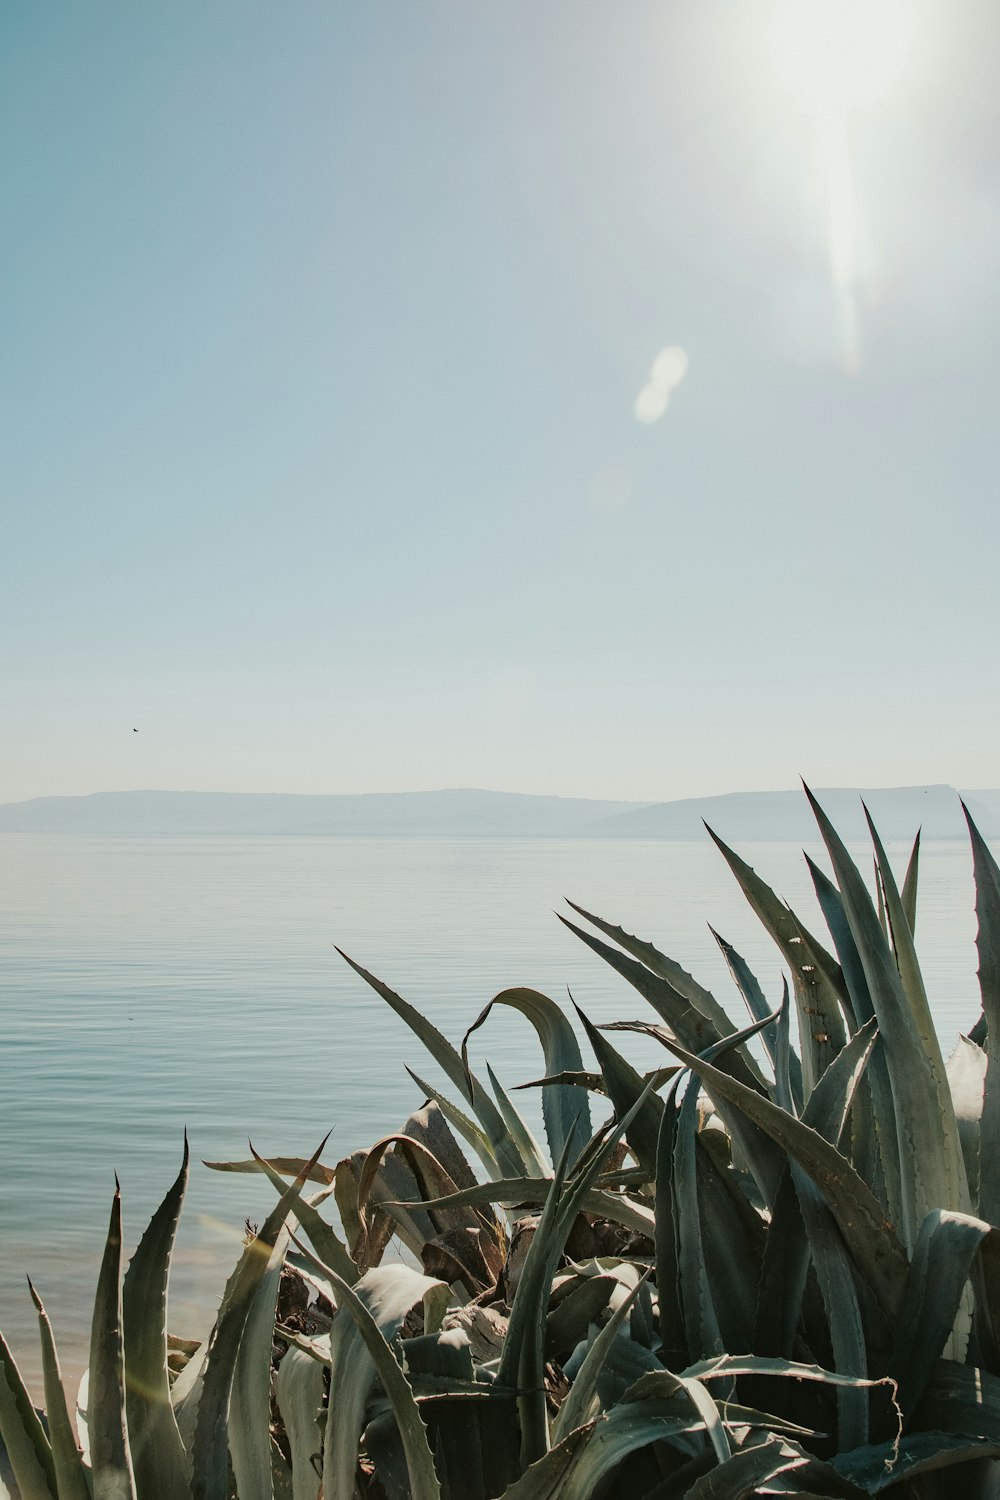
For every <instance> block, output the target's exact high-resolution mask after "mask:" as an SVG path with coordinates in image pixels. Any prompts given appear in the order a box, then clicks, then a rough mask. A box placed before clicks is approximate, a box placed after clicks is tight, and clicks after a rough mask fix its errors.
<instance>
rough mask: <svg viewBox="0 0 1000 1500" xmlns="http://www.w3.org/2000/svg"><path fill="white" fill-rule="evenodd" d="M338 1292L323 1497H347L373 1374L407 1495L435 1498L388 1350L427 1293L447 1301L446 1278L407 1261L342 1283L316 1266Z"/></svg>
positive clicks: (415, 1419) (413, 1409) (416, 1424)
mask: <svg viewBox="0 0 1000 1500" xmlns="http://www.w3.org/2000/svg"><path fill="white" fill-rule="evenodd" d="M318 1269H319V1270H320V1272H321V1273H322V1274H323V1275H324V1276H326V1277H327V1278H328V1279H329V1280H330V1281H331V1283H332V1284H333V1287H334V1289H335V1291H336V1293H337V1313H336V1316H335V1317H334V1320H333V1327H332V1328H331V1330H330V1359H331V1370H330V1389H331V1391H332V1392H333V1393H334V1399H332V1400H331V1401H330V1403H329V1407H328V1411H327V1421H326V1435H325V1441H324V1444H323V1495H324V1500H353V1497H354V1493H355V1490H354V1484H355V1467H356V1459H357V1451H358V1440H359V1438H360V1436H361V1431H362V1428H363V1427H364V1420H365V1406H366V1403H367V1400H368V1394H369V1392H370V1390H371V1388H372V1384H373V1382H374V1380H375V1378H376V1375H377V1376H378V1378H379V1380H380V1381H381V1383H382V1387H383V1389H384V1390H385V1393H386V1395H387V1396H388V1398H389V1400H390V1402H391V1403H392V1408H393V1412H394V1414H395V1417H396V1422H397V1424H398V1427H399V1432H400V1436H401V1438H402V1441H403V1446H404V1450H405V1453H406V1461H407V1468H408V1471H409V1476H410V1486H411V1491H412V1497H413V1500H440V1494H441V1490H440V1486H439V1484H438V1480H437V1475H436V1474H435V1472H434V1461H433V1459H432V1457H431V1450H430V1448H429V1446H428V1443H427V1433H426V1430H425V1428H424V1424H423V1422H422V1421H421V1419H420V1413H419V1411H418V1409H417V1403H416V1400H415V1399H414V1396H413V1392H412V1390H411V1389H410V1386H409V1384H408V1382H407V1380H406V1376H405V1375H404V1374H403V1372H402V1370H401V1369H400V1367H399V1364H398V1362H397V1360H396V1356H395V1354H394V1353H393V1350H392V1344H393V1342H394V1341H395V1339H396V1337H397V1335H398V1333H399V1329H400V1327H401V1326H402V1323H403V1319H404V1318H405V1317H406V1314H407V1313H408V1312H409V1311H410V1309H411V1308H412V1307H413V1306H414V1305H415V1304H416V1303H418V1302H420V1301H422V1300H424V1299H425V1298H426V1297H427V1296H428V1294H433V1295H434V1296H435V1297H441V1296H443V1297H444V1298H445V1299H447V1296H448V1288H447V1286H446V1284H445V1283H443V1282H439V1281H435V1280H434V1279H433V1278H431V1277H429V1276H423V1275H421V1274H420V1272H418V1271H414V1270H412V1269H411V1268H410V1267H409V1266H404V1265H393V1266H377V1267H375V1268H374V1269H373V1270H371V1271H367V1272H366V1273H365V1275H364V1276H362V1278H361V1280H360V1281H358V1282H356V1283H355V1285H354V1287H353V1288H352V1287H349V1286H348V1284H347V1282H346V1281H343V1280H342V1279H341V1278H340V1277H339V1276H338V1275H337V1273H336V1271H333V1270H332V1269H331V1268H330V1267H329V1266H322V1265H320V1266H319V1267H318Z"/></svg>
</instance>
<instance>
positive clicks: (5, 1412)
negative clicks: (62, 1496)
mask: <svg viewBox="0 0 1000 1500" xmlns="http://www.w3.org/2000/svg"><path fill="white" fill-rule="evenodd" d="M0 1438H2V1439H3V1445H4V1447H5V1448H6V1449H7V1457H8V1458H9V1460H10V1466H11V1469H12V1470H13V1473H14V1479H15V1481H16V1483H17V1487H18V1490H19V1491H20V1500H56V1496H57V1493H58V1491H57V1489H56V1468H55V1462H54V1460H53V1457H52V1447H51V1444H50V1443H49V1439H48V1437H47V1436H46V1434H45V1429H44V1428H43V1427H42V1424H41V1422H40V1421H39V1420H38V1414H37V1412H36V1411H35V1408H34V1406H33V1404H32V1401H31V1397H30V1395H29V1394H28V1390H27V1387H26V1386H25V1384H24V1381H23V1380H22V1378H21V1372H20V1370H19V1369H18V1368H17V1362H16V1360H15V1359H14V1356H13V1354H12V1353H11V1352H10V1349H9V1348H8V1346H7V1342H6V1340H5V1339H4V1337H3V1335H2V1334H0Z"/></svg>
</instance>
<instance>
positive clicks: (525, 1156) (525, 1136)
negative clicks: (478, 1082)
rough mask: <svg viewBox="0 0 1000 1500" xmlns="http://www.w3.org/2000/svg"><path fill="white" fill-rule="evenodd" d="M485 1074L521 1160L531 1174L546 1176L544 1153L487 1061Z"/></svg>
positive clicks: (546, 1164) (546, 1163)
mask: <svg viewBox="0 0 1000 1500" xmlns="http://www.w3.org/2000/svg"><path fill="white" fill-rule="evenodd" d="M486 1075H487V1077H488V1078H489V1080H490V1088H491V1089H492V1090H493V1097H494V1099H496V1101H497V1108H498V1109H499V1110H500V1113H501V1115H502V1116H503V1122H504V1124H505V1125H506V1126H507V1129H508V1131H509V1132H510V1138H511V1140H512V1141H513V1142H514V1144H515V1146H516V1147H517V1153H518V1155H519V1156H520V1158H521V1160H522V1162H523V1163H524V1165H525V1167H526V1168H527V1170H528V1171H529V1172H530V1173H531V1174H532V1175H534V1174H535V1173H538V1174H539V1175H540V1176H542V1177H546V1176H547V1175H548V1171H549V1164H548V1162H547V1161H546V1160H545V1154H544V1152H543V1151H542V1148H541V1146H539V1144H538V1142H537V1141H536V1140H535V1137H534V1135H533V1134H532V1132H531V1131H530V1130H529V1129H528V1126H527V1124H526V1122H525V1121H524V1120H523V1119H522V1118H521V1115H520V1114H519V1113H518V1111H517V1109H516V1108H515V1107H514V1105H513V1104H512V1103H511V1100H510V1097H509V1095H508V1093H507V1091H506V1089H505V1088H504V1087H503V1084H502V1083H501V1082H500V1080H499V1078H498V1077H497V1075H496V1074H495V1073H494V1071H493V1069H492V1068H491V1067H490V1065H489V1063H487V1064H486ZM580 1145H581V1146H582V1145H583V1141H582V1140H581V1141H580Z"/></svg>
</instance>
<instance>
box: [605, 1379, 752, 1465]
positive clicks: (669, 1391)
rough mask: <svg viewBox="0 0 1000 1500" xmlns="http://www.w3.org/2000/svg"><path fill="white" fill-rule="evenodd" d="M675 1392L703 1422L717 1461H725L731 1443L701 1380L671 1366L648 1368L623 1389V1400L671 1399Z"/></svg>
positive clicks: (729, 1454)
mask: <svg viewBox="0 0 1000 1500" xmlns="http://www.w3.org/2000/svg"><path fill="white" fill-rule="evenodd" d="M675 1396H683V1397H684V1398H685V1399H686V1400H687V1401H688V1402H690V1404H691V1406H692V1408H693V1409H694V1411H695V1413H696V1414H697V1415H698V1416H699V1417H700V1418H701V1420H702V1422H703V1423H704V1424H705V1431H706V1432H707V1433H708V1438H709V1441H710V1442H711V1444H712V1447H713V1448H714V1450H715V1456H716V1458H717V1459H718V1461H719V1463H720V1464H724V1463H725V1461H726V1459H727V1458H730V1457H731V1456H732V1452H733V1449H732V1444H731V1443H730V1441H729V1437H728V1435H727V1433H726V1428H725V1424H724V1423H723V1420H722V1414H721V1412H720V1411H719V1408H718V1406H717V1405H716V1403H715V1399H714V1397H712V1396H711V1395H710V1394H709V1392H708V1390H707V1389H706V1388H705V1386H703V1385H702V1383H701V1381H700V1380H697V1379H694V1378H690V1377H685V1376H683V1375H674V1374H672V1373H671V1371H670V1370H651V1371H649V1373H648V1374H646V1375H640V1377H639V1379H638V1380H637V1381H636V1383H635V1385H634V1386H632V1388H631V1390H628V1391H626V1392H625V1395H624V1397H623V1400H624V1401H626V1402H629V1401H633V1402H634V1401H648V1400H650V1399H656V1398H659V1399H660V1400H665V1401H670V1400H673V1398H674V1397H675Z"/></svg>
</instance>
